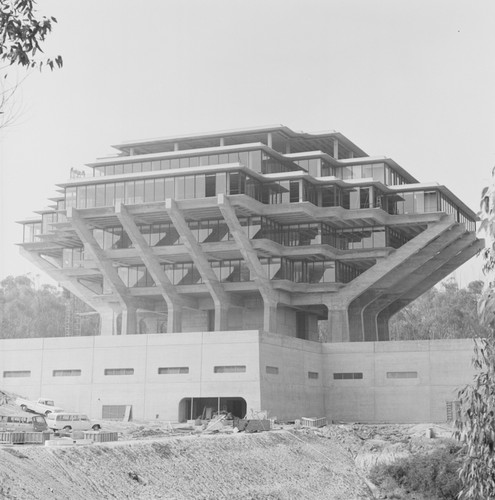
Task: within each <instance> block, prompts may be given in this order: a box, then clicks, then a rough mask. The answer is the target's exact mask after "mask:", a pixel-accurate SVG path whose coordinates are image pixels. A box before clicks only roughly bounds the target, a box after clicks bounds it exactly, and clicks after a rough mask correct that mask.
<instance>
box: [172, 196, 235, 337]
mask: <svg viewBox="0 0 495 500" xmlns="http://www.w3.org/2000/svg"><path fill="white" fill-rule="evenodd" d="M165 209H166V211H167V213H168V216H169V217H170V219H171V220H172V223H173V225H174V226H175V229H177V231H178V233H179V234H180V235H181V237H182V239H183V240H184V246H185V247H186V248H187V251H188V252H189V255H190V256H191V259H192V261H193V262H194V265H195V266H196V268H197V270H198V271H199V273H200V274H201V277H202V278H203V281H204V282H205V284H206V287H207V288H208V291H209V292H210V295H211V298H212V299H213V303H214V305H215V330H216V331H220V330H227V329H228V324H227V313H228V309H229V305H234V304H233V301H232V299H231V297H229V295H228V294H227V293H226V292H225V290H224V288H223V286H222V284H221V283H220V281H219V280H218V278H217V276H216V274H215V272H214V271H213V269H212V267H211V265H210V263H209V261H208V259H207V257H206V255H205V254H204V253H203V251H202V250H201V246H200V245H199V243H198V242H197V241H196V238H195V237H194V235H193V233H192V231H191V230H190V229H189V226H188V225H187V222H186V219H185V218H184V216H183V215H182V213H181V211H180V209H179V207H178V206H177V203H176V202H175V200H172V199H170V198H169V199H167V200H165Z"/></svg>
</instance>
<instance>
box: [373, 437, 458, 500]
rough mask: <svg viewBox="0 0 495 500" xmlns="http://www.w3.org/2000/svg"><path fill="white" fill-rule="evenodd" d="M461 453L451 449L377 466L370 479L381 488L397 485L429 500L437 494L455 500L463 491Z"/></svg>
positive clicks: (441, 449) (440, 497) (438, 496)
mask: <svg viewBox="0 0 495 500" xmlns="http://www.w3.org/2000/svg"><path fill="white" fill-rule="evenodd" d="M458 451H459V448H458V447H455V446H448V447H442V448H439V449H437V450H434V451H432V452H430V453H424V454H418V455H413V456H411V457H409V458H401V459H399V460H396V461H395V462H393V463H391V464H378V465H375V466H374V467H373V469H371V471H370V479H371V481H373V482H374V483H375V484H377V485H378V486H381V487H382V488H384V487H385V488H387V489H393V487H394V486H395V485H397V486H399V487H400V488H402V489H403V490H406V492H407V491H415V492H417V493H421V494H424V495H428V497H429V498H430V495H434V496H435V497H436V498H439V499H442V500H444V499H445V500H450V499H452V500H454V499H455V498H457V495H458V493H459V490H460V488H461V484H460V481H459V478H458V474H457V471H458V469H459V463H460V458H459V453H458ZM405 498H407V497H405Z"/></svg>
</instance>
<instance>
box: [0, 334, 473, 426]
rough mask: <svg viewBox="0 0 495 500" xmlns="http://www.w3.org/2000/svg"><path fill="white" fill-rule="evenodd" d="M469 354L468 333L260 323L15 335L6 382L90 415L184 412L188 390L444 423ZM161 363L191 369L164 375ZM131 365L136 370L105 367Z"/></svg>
mask: <svg viewBox="0 0 495 500" xmlns="http://www.w3.org/2000/svg"><path fill="white" fill-rule="evenodd" d="M472 353H473V341H471V340H432V341H420V342H356V343H328V344H320V343H318V342H309V341H304V340H301V339H297V338H293V337H288V336H285V335H274V334H270V335H262V334H260V333H259V332H258V331H229V332H191V333H177V334H150V335H127V336H102V337H71V338H46V339H20V340H13V339H9V340H0V388H1V389H5V390H10V391H13V392H16V393H18V394H21V395H23V396H26V397H28V398H32V399H37V398H38V397H40V396H44V397H50V398H53V399H55V401H56V404H57V405H60V406H62V407H64V408H66V409H68V410H72V411H80V412H84V413H88V414H89V415H90V416H91V417H92V418H101V415H102V406H103V405H126V406H127V405H131V406H132V412H133V416H134V418H148V419H149V418H159V419H160V420H171V421H177V420H178V418H179V403H180V401H181V400H182V399H183V398H191V397H194V398H208V397H210V398H218V397H241V398H244V399H245V400H246V402H247V409H248V414H249V412H250V410H255V411H256V410H269V412H270V415H271V416H277V417H278V418H280V419H295V418H300V417H310V418H311V417H323V416H325V417H327V418H328V419H329V420H334V421H361V422H443V421H445V420H446V415H447V413H446V404H447V402H448V401H452V400H455V399H456V397H457V396H456V392H457V389H458V387H459V386H461V385H463V384H466V383H469V382H470V381H471V380H472V375H473V369H472V366H471V358H472ZM215 366H245V367H246V369H245V371H244V372H239V373H215V372H214V367H215ZM163 367H187V368H188V373H180V374H179V373H178V374H159V373H158V369H159V368H163ZM125 368H132V369H133V373H132V374H130V375H108V374H107V375H105V369H125ZM54 370H80V374H77V375H74V376H54V374H53V371H54ZM10 371H29V372H30V376H29V377H9V376H5V372H10ZM349 374H352V377H351V378H349V377H350V375H349Z"/></svg>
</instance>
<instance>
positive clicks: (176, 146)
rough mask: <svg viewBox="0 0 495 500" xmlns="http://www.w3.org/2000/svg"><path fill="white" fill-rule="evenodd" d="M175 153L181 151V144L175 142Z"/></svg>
mask: <svg viewBox="0 0 495 500" xmlns="http://www.w3.org/2000/svg"><path fill="white" fill-rule="evenodd" d="M174 151H179V143H178V142H174Z"/></svg>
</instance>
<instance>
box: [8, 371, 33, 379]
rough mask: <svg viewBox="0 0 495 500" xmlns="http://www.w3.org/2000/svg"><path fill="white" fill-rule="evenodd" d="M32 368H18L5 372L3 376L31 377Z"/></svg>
mask: <svg viewBox="0 0 495 500" xmlns="http://www.w3.org/2000/svg"><path fill="white" fill-rule="evenodd" d="M30 376H31V371H30V370H16V371H6V372H3V378H15V377H30Z"/></svg>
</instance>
